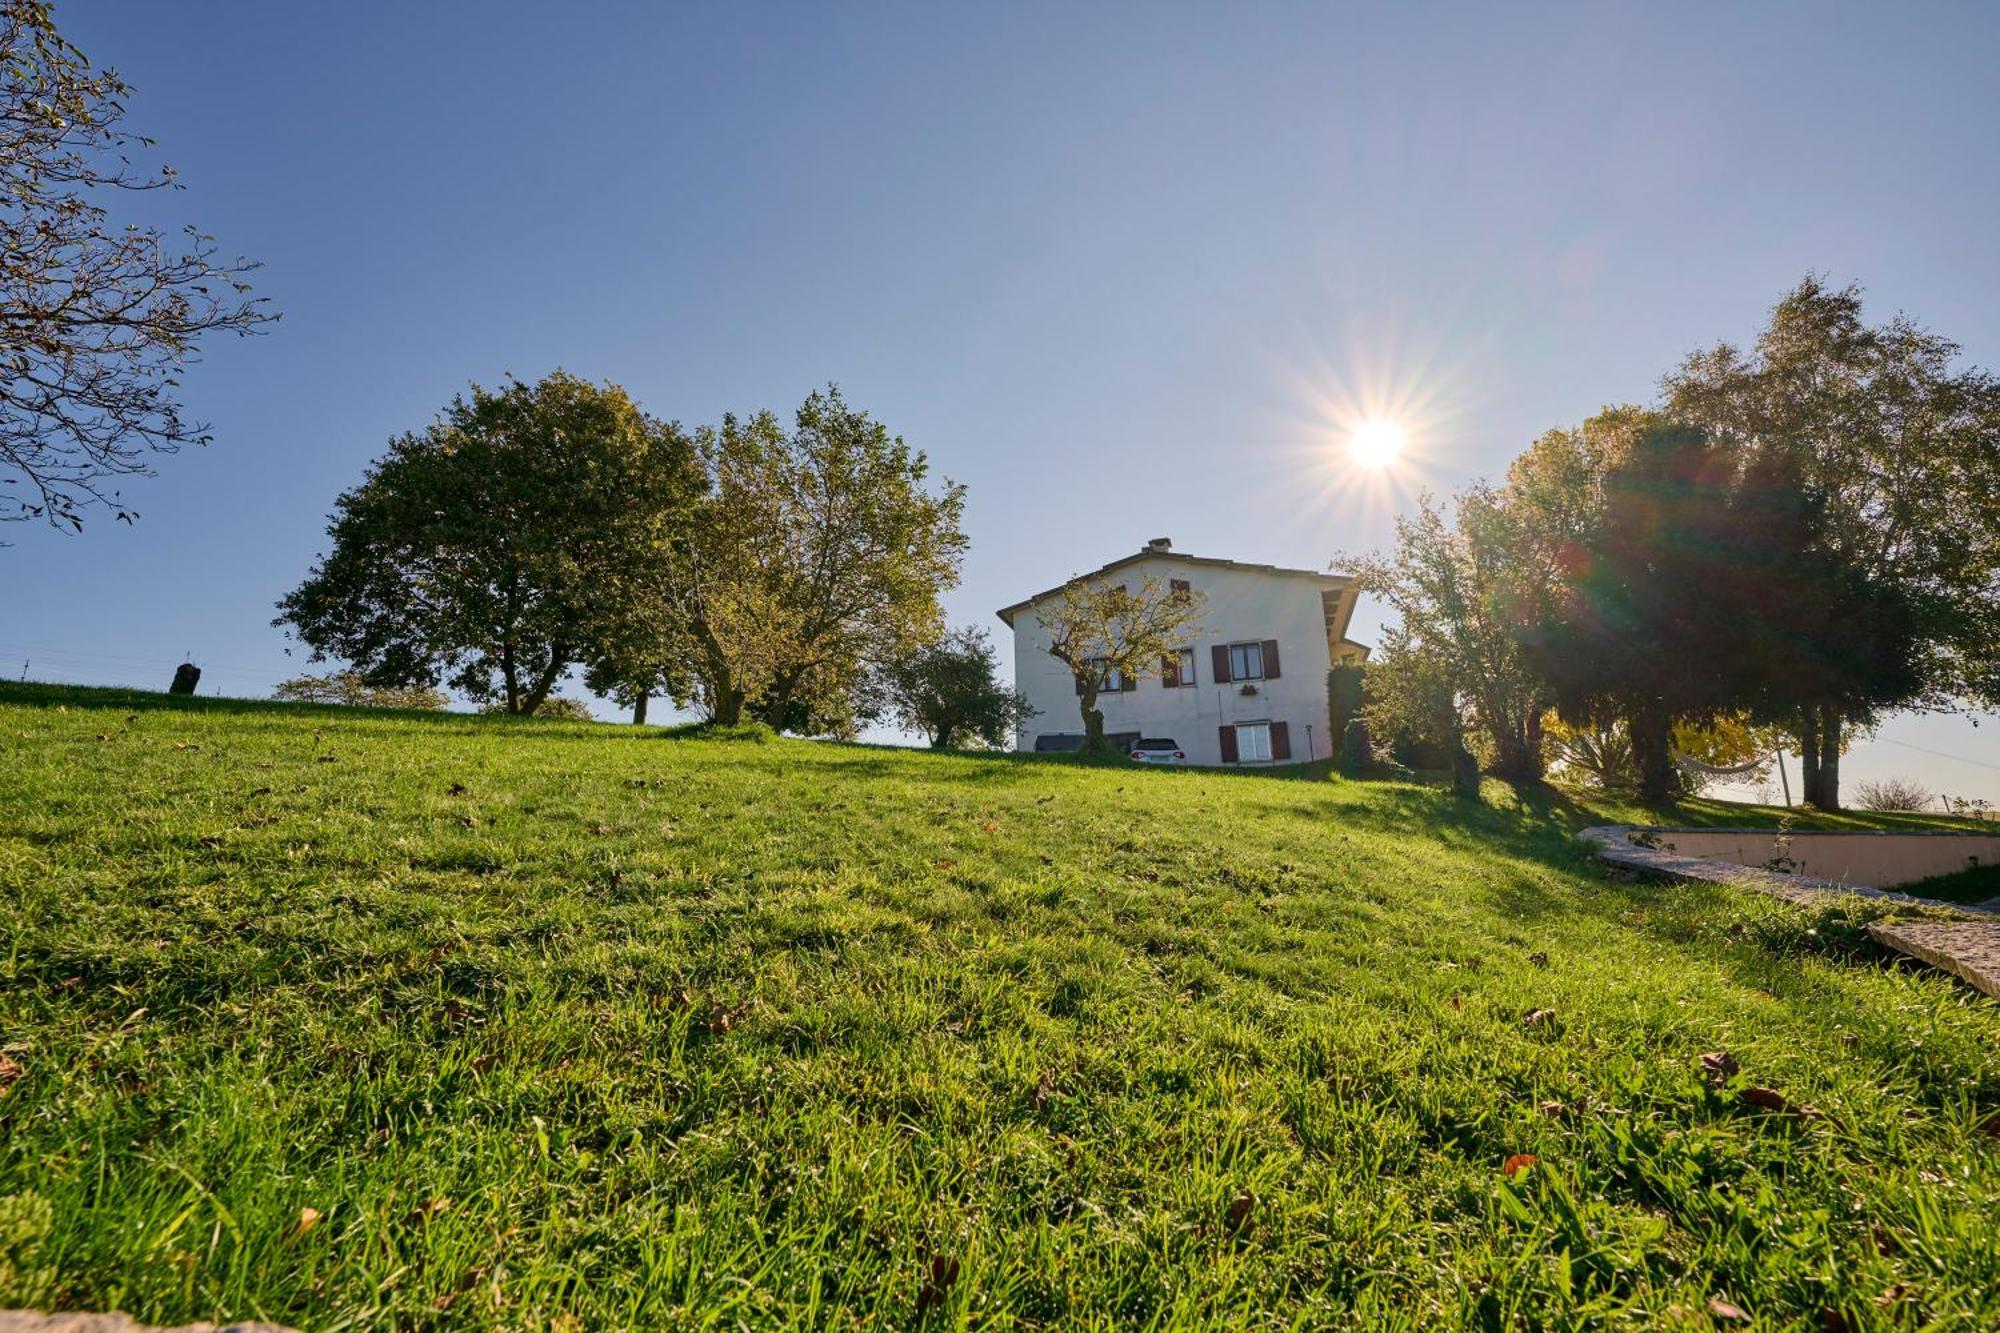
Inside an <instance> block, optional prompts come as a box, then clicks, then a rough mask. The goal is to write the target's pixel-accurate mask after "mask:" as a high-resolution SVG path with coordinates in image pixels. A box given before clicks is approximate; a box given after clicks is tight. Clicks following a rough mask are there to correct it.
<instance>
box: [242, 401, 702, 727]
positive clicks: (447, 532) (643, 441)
mask: <svg viewBox="0 0 2000 1333" xmlns="http://www.w3.org/2000/svg"><path fill="white" fill-rule="evenodd" d="M700 486H701V476H700V472H699V470H698V468H697V466H696V462H695V455H694V447H693V442H692V441H691V440H690V439H689V438H688V437H687V436H686V435H684V434H683V433H682V432H681V431H680V430H679V428H678V427H675V426H673V425H670V424H666V423H662V422H660V421H656V420H654V419H652V418H650V417H648V416H646V415H645V414H644V413H642V412H641V411H640V410H639V409H638V408H637V407H635V406H634V405H633V403H632V401H631V399H630V398H628V397H627V396H626V395H625V392H624V391H623V390H622V389H619V388H618V387H616V386H615V385H609V384H606V385H594V384H590V383H588V382H586V381H584V380H581V379H578V378H577V377H576V376H573V375H569V374H566V373H564V372H562V371H557V372H555V373H553V374H551V375H549V376H547V377H546V378H544V379H542V380H541V381H540V382H538V383H535V384H524V383H521V382H519V381H510V382H509V383H507V384H506V385H505V386H504V387H502V388H500V389H497V390H488V389H484V388H481V387H479V386H477V385H475V386H473V387H472V389H471V392H470V393H469V395H463V396H461V397H459V398H457V399H455V400H454V401H453V402H452V404H451V406H450V407H448V408H447V409H446V410H445V411H444V413H443V414H442V415H441V416H440V417H439V418H438V420H437V421H436V422H434V423H433V424H432V425H430V426H429V427H428V428H426V429H424V430H423V431H420V432H415V433H412V434H407V435H403V436H401V437H399V438H397V439H395V440H393V441H391V442H390V446H389V451H388V453H387V454H386V455H384V456H383V457H382V458H381V459H378V460H377V461H376V462H375V463H374V464H373V465H372V466H371V467H370V468H369V470H368V474H367V476H366V477H365V478H364V479H363V481H362V483H361V484H360V485H359V486H357V487H355V488H354V489H353V490H351V491H348V492H347V493H345V494H344V495H342V496H341V497H340V498H339V499H338V500H337V501H336V502H335V510H334V516H333V522H332V524H331V526H330V527H329V528H328V529H327V531H328V535H329V536H331V538H332V539H333V548H332V550H331V551H329V552H328V553H327V554H326V555H325V556H323V557H322V558H321V559H320V561H319V563H318V564H317V565H315V566H314V568H313V569H312V571H311V573H310V574H309V575H308V577H307V578H306V580H305V582H304V583H302V584H301V585H300V586H299V587H298V588H297V589H295V590H294V591H293V592H292V593H291V594H290V595H288V596H287V597H286V598H285V599H284V600H283V601H282V602H280V603H279V609H280V615H279V616H278V619H277V621H276V623H277V624H279V625H282V626H287V627H289V628H290V630H291V631H292V633H294V634H295V635H296V636H297V637H298V638H299V639H300V640H302V641H303V642H305V643H306V644H307V645H309V646H310V647H311V648H312V649H313V656H314V658H315V660H318V659H320V658H324V657H336V658H340V659H343V660H345V661H348V662H351V663H353V664H354V666H355V668H356V669H357V670H359V671H360V672H361V674H362V675H363V676H364V677H365V678H366V679H367V680H368V681H369V682H370V683H371V684H377V685H416V684H425V685H435V684H438V683H440V682H445V683H449V684H451V685H452V686H454V687H456V688H457V689H459V690H461V691H463V692H464V693H465V694H466V695H468V696H470V697H471V698H473V699H476V700H480V701H484V702H493V703H497V704H498V705H499V706H500V707H502V708H504V709H505V711H507V712H509V713H524V714H532V713H534V712H535V711H536V710H537V709H538V708H540V707H541V705H542V703H543V701H544V700H546V699H547V698H548V697H549V694H550V691H551V690H553V689H554V688H555V685H556V683H557V682H558V681H560V680H561V679H562V678H563V675H564V674H565V673H566V672H567V671H569V670H570V668H572V667H574V666H578V665H584V664H590V663H595V662H599V661H602V660H604V659H605V658H606V656H607V654H609V653H610V652H612V651H614V650H617V649H619V648H620V646H622V645H627V644H630V643H633V642H637V641H644V640H645V639H647V638H648V637H649V636H650V637H659V636H661V635H663V634H665V632H666V626H665V623H664V619H663V617H662V616H661V612H660V606H661V589H662V586H663V585H664V583H665V581H666V580H667V579H668V578H669V577H670V576H671V573H672V560H671V554H672V546H673V543H674V542H675V541H676V540H677V539H679V538H681V537H682V536H684V534H685V532H686V525H687V523H688V521H689V520H690V518H691V506H692V505H693V502H694V499H695V496H696V494H697V492H698V491H699V489H700Z"/></svg>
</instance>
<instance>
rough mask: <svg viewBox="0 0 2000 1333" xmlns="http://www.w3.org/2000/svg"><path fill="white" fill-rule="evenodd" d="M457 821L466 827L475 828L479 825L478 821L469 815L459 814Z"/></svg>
mask: <svg viewBox="0 0 2000 1333" xmlns="http://www.w3.org/2000/svg"><path fill="white" fill-rule="evenodd" d="M458 822H459V823H461V824H463V825H464V826H465V827H467V828H477V827H478V826H479V821H478V820H476V819H474V818H473V817H472V816H471V815H460V816H459V817H458Z"/></svg>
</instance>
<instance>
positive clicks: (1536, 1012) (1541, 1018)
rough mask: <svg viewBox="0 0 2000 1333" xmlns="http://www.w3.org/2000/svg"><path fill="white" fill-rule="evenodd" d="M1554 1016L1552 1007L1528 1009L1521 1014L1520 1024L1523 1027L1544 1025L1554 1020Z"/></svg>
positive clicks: (1554, 1012)
mask: <svg viewBox="0 0 2000 1333" xmlns="http://www.w3.org/2000/svg"><path fill="white" fill-rule="evenodd" d="M1555 1016H1556V1011H1555V1010H1553V1009H1530V1010H1529V1011H1528V1012H1527V1013H1525V1014H1522V1015H1521V1026H1522V1027H1524V1028H1538V1027H1546V1026H1548V1025H1549V1024H1550V1023H1551V1022H1553V1021H1554V1019H1555Z"/></svg>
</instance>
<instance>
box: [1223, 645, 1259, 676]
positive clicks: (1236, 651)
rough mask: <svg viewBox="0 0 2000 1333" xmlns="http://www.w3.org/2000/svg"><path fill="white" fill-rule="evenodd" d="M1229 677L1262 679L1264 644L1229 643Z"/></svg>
mask: <svg viewBox="0 0 2000 1333" xmlns="http://www.w3.org/2000/svg"><path fill="white" fill-rule="evenodd" d="M1229 678H1230V679H1231V680H1262V679H1264V645H1263V644H1261V643H1232V644H1230V645H1229Z"/></svg>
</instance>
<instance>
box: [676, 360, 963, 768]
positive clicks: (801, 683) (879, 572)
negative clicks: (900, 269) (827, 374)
mask: <svg viewBox="0 0 2000 1333" xmlns="http://www.w3.org/2000/svg"><path fill="white" fill-rule="evenodd" d="M698 445H699V452H700V459H701V464H702V468H703V471H704V473H705V480H706V489H705V493H704V495H703V496H702V498H701V500H700V502H699V504H698V506H697V511H696V514H695V517H694V521H693V522H692V523H691V524H690V525H689V526H688V528H687V529H686V530H685V532H684V533H683V534H682V535H681V536H680V537H679V538H678V539H677V540H676V541H675V543H674V548H673V549H674V567H673V571H672V576H671V577H670V578H668V579H666V580H665V581H664V582H663V585H662V587H663V590H664V593H665V602H666V608H665V609H666V618H667V620H668V622H669V624H670V626H671V633H672V635H673V638H674V641H675V645H676V646H675V653H674V655H675V656H676V657H677V658H678V660H680V661H681V662H683V663H684V664H685V668H686V673H687V679H686V682H685V683H684V684H682V686H681V688H682V689H683V690H684V691H685V692H686V693H685V696H684V697H687V698H690V699H692V700H693V701H694V702H695V703H696V704H697V705H698V706H699V707H700V708H701V710H702V711H703V712H704V713H705V714H706V715H707V716H708V717H709V718H710V719H711V720H713V721H716V722H720V723H723V724H725V725H734V724H735V723H736V722H738V721H739V720H741V718H742V717H743V715H744V714H745V712H749V713H751V714H753V715H754V716H756V717H757V718H758V719H759V720H761V721H763V722H766V723H768V724H769V725H771V726H773V727H778V728H783V727H787V726H789V727H791V728H792V729H796V730H806V731H811V732H815V733H834V734H840V733H844V732H848V731H852V730H853V729H854V727H855V726H856V725H857V721H858V717H859V710H858V708H857V703H858V701H859V696H860V694H861V691H862V690H863V688H864V686H865V684H866V682H867V679H868V668H869V667H870V666H871V665H873V664H879V663H885V662H890V661H894V660H896V659H898V658H901V657H904V656H906V655H908V654H909V653H911V652H912V651H914V650H915V649H917V648H919V647H921V646H923V645H924V644H927V643H931V642H934V641H935V640H936V639H937V637H938V635H939V634H940V633H941V632H942V630H943V624H944V612H943V610H942V608H941V607H940V605H939V598H940V597H941V596H942V595H943V594H944V593H945V592H947V591H949V590H950V589H951V588H953V587H955V586H957V583H958V571H959V565H960V562H961V561H962V560H963V558H964V554H965V548H966V544H967V543H966V538H965V534H964V533H963V532H962V531H961V530H960V527H959V524H960V522H961V520H962V518H963V515H964V509H965V489H964V487H962V486H959V485H957V484H955V483H953V482H951V481H949V480H947V481H945V482H944V483H943V484H942V485H941V486H939V487H938V488H937V489H935V490H933V489H932V488H931V487H930V486H929V485H928V481H929V475H930V464H929V460H928V459H927V458H926V457H925V455H924V454H923V453H921V452H919V451H916V450H912V449H911V448H910V447H909V446H908V445H906V444H904V443H903V441H902V439H901V438H900V437H892V436H890V434H889V432H888V431H887V429H886V428H884V427H883V426H882V425H881V423H879V422H877V421H875V420H873V419H872V418H870V417H869V416H868V415H867V414H866V413H864V412H860V411H856V410H854V409H851V408H849V407H848V406H847V404H846V402H845V400H843V399H842V397H841V395H840V391H839V389H837V388H834V387H831V386H829V387H828V388H827V389H826V390H824V391H821V392H816V393H814V394H813V395H812V396H810V397H809V398H807V399H806V400H805V402H804V403H803V404H802V405H801V406H800V407H799V409H798V411H797V413H796V414H795V415H794V417H793V423H792V429H791V430H790V431H789V432H788V431H786V430H785V429H784V428H783V427H782V426H781V425H780V424H779V422H778V420H777V418H776V417H775V416H773V415H772V414H771V413H769V412H762V413H759V414H758V415H756V416H754V417H751V418H749V419H747V420H744V419H739V418H737V417H734V416H731V417H725V418H724V419H723V422H722V425H721V426H720V427H719V428H715V429H704V430H703V431H701V432H700V433H699V436H698Z"/></svg>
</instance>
